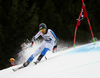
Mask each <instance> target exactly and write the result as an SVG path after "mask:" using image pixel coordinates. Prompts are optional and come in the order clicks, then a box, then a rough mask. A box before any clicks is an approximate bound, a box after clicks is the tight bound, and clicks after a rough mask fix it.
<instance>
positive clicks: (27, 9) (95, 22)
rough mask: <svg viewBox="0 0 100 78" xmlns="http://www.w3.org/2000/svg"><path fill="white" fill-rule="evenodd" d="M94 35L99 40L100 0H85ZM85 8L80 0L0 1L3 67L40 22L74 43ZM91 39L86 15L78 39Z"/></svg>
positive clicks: (71, 43)
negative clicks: (76, 29) (81, 14)
mask: <svg viewBox="0 0 100 78" xmlns="http://www.w3.org/2000/svg"><path fill="white" fill-rule="evenodd" d="M84 2H85V5H86V6H85V7H86V9H87V13H88V16H89V20H90V23H91V26H92V30H93V33H94V36H95V37H96V38H97V39H100V23H99V21H100V4H99V3H100V0H84ZM81 8H82V2H81V0H0V69H3V68H6V67H9V65H10V64H9V58H11V57H14V58H15V57H16V54H17V53H18V52H19V48H20V45H21V43H23V42H24V41H25V40H26V39H31V38H32V37H33V36H34V35H35V34H36V33H37V32H38V31H39V29H38V26H39V24H40V23H42V22H44V23H46V25H47V27H48V28H50V29H52V30H53V31H54V32H55V34H56V35H57V37H58V38H59V39H60V40H63V41H65V42H70V43H69V44H70V45H72V46H73V40H74V32H75V26H76V22H77V20H76V19H78V16H79V14H80V11H81ZM90 40H92V36H91V32H90V29H89V25H88V22H87V20H86V18H84V19H83V20H82V22H81V25H80V26H79V27H78V31H77V36H76V42H78V43H82V44H84V43H88V42H89V41H90Z"/></svg>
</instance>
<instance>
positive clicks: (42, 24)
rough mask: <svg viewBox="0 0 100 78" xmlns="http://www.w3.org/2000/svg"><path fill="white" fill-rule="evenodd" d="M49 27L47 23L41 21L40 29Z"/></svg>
mask: <svg viewBox="0 0 100 78" xmlns="http://www.w3.org/2000/svg"><path fill="white" fill-rule="evenodd" d="M44 28H45V29H47V26H46V24H45V23H41V24H40V25H39V30H41V29H44Z"/></svg>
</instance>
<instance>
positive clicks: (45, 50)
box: [41, 48, 50, 55]
mask: <svg viewBox="0 0 100 78" xmlns="http://www.w3.org/2000/svg"><path fill="white" fill-rule="evenodd" d="M48 50H50V49H49V48H44V50H43V51H42V52H41V54H42V55H45V54H46V52H47V51H48Z"/></svg>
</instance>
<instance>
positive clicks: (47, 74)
mask: <svg viewBox="0 0 100 78" xmlns="http://www.w3.org/2000/svg"><path fill="white" fill-rule="evenodd" d="M33 47H34V46H33ZM27 51H28V52H29V55H27V58H28V57H29V56H30V55H31V52H32V49H28V50H27ZM46 57H47V58H48V59H47V60H45V58H43V59H42V61H41V62H40V63H39V64H37V65H34V64H33V62H34V61H35V60H36V59H34V60H33V62H32V63H31V64H30V65H29V66H28V67H26V68H23V69H20V70H18V71H16V72H13V71H12V69H13V68H16V67H18V66H20V65H16V66H13V67H9V68H7V69H3V70H0V78H100V41H98V42H96V45H94V43H90V44H86V45H82V46H78V47H76V48H75V49H74V48H69V49H66V50H62V51H58V52H56V53H52V52H48V53H47V54H46ZM36 58H37V57H36Z"/></svg>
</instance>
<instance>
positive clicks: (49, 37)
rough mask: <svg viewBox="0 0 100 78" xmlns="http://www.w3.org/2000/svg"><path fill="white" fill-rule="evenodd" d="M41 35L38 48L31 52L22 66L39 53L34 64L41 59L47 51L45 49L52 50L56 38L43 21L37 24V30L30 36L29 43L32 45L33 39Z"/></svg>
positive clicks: (26, 64)
mask: <svg viewBox="0 0 100 78" xmlns="http://www.w3.org/2000/svg"><path fill="white" fill-rule="evenodd" d="M40 35H41V36H42V37H43V42H42V44H41V45H40V47H39V48H37V50H36V51H35V52H34V54H32V55H31V56H30V57H29V58H28V60H27V61H26V62H24V64H23V66H24V67H26V66H28V65H29V63H30V62H31V61H32V60H33V59H34V58H35V57H36V56H37V55H39V54H40V55H39V57H38V59H37V61H36V62H34V63H35V64H37V63H38V62H40V61H41V59H42V58H43V56H44V55H45V54H46V53H47V51H51V50H53V47H54V46H55V42H56V40H57V37H56V35H55V33H54V32H53V31H52V30H51V29H47V26H46V24H45V23H41V24H40V25H39V32H38V33H37V34H36V35H35V36H34V37H33V38H32V42H31V45H33V43H34V41H35V40H36V39H37V38H38V37H39V36H40Z"/></svg>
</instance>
